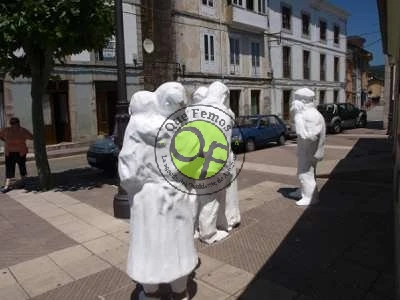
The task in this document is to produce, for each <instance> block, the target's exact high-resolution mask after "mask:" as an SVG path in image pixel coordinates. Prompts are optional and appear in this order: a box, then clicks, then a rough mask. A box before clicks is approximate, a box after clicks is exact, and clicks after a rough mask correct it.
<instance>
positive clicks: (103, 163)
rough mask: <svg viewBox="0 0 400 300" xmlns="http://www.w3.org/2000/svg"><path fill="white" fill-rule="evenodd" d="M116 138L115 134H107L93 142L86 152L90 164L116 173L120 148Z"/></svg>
mask: <svg viewBox="0 0 400 300" xmlns="http://www.w3.org/2000/svg"><path fill="white" fill-rule="evenodd" d="M114 140H115V137H114V136H107V137H104V138H100V139H98V140H96V141H95V142H94V143H93V144H91V145H90V147H89V150H88V151H87V153H86V157H87V161H88V164H89V165H90V166H92V167H95V168H98V169H101V170H104V171H107V172H109V173H116V172H117V170H118V154H119V148H118V146H117V145H116V144H115V142H114Z"/></svg>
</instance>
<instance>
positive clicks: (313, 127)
mask: <svg viewBox="0 0 400 300" xmlns="http://www.w3.org/2000/svg"><path fill="white" fill-rule="evenodd" d="M314 96H315V94H314V92H313V91H311V90H310V89H308V88H302V89H299V90H297V91H296V92H295V93H294V99H293V102H292V105H291V112H292V113H293V119H294V125H295V129H296V134H297V170H298V177H299V181H300V184H301V199H300V200H299V201H297V202H296V204H297V205H312V204H315V203H317V202H318V200H319V199H318V189H317V184H316V181H315V170H316V166H317V162H318V161H321V160H322V159H323V157H324V145H325V134H326V133H325V132H326V130H325V120H324V118H323V116H322V115H321V114H320V112H319V111H318V110H317V109H316V108H315V106H314Z"/></svg>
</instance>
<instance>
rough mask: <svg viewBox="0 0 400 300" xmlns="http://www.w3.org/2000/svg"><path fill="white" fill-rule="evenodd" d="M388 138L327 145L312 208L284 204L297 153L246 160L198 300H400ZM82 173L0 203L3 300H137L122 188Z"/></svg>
mask: <svg viewBox="0 0 400 300" xmlns="http://www.w3.org/2000/svg"><path fill="white" fill-rule="evenodd" d="M378 135H380V132H376V134H374V135H373V136H372V137H368V138H365V137H362V138H355V137H346V136H345V135H344V134H343V135H341V136H335V137H329V138H328V147H327V149H326V151H327V157H328V158H329V159H327V160H326V161H325V162H323V163H322V164H320V165H319V167H318V173H317V175H318V176H317V177H318V178H317V182H318V187H319V190H320V198H321V202H320V203H319V204H318V205H316V206H313V207H309V208H304V207H298V206H296V205H295V203H294V201H293V200H291V199H288V198H286V197H285V196H286V195H287V194H288V192H290V191H291V190H292V189H293V188H294V187H295V186H296V185H297V178H296V158H295V148H294V147H293V146H292V145H291V144H290V143H289V144H288V145H287V146H283V147H269V148H266V149H264V150H260V151H256V152H254V153H249V154H246V156H247V157H248V160H247V162H246V163H245V166H244V168H243V170H242V171H241V174H240V176H239V198H240V209H241V212H242V223H241V225H240V226H239V227H238V228H236V229H235V230H234V231H233V233H232V234H231V235H230V236H229V237H228V238H227V239H225V240H224V241H222V242H220V243H217V244H213V245H205V244H203V243H200V242H197V243H196V245H197V247H198V250H199V258H200V262H199V266H198V268H197V269H196V270H195V272H194V274H193V277H192V278H191V280H190V282H189V291H190V294H191V295H192V297H193V299H199V300H202V299H221V300H222V299H244V300H253V299H294V300H301V299H302V300H306V299H318V300H322V299H323V300H325V299H382V300H384V299H388V300H389V299H394V296H393V293H394V286H393V285H394V283H393V270H392V268H393V265H394V258H393V249H392V248H393V241H392V235H393V222H392V207H391V187H392V182H391V178H392V174H391V172H392V164H391V157H390V149H391V148H390V145H389V144H388V142H387V140H386V139H385V138H381V137H379V138H378V137H376V136H378ZM282 161H284V163H281V162H282ZM73 172H74V171H73V170H71V172H66V173H64V175H65V176H73V174H74V173H73ZM77 174H78V175H77V176H76V177H75V178H72V179H71V180H70V181H68V182H66V184H65V186H63V188H61V189H59V190H58V191H49V192H45V193H41V192H35V191H34V190H33V191H26V190H14V191H11V192H10V193H9V194H7V195H1V196H0V201H1V202H2V206H0V233H1V235H0V269H1V268H2V269H1V270H0V299H1V300H3V299H4V300H8V299H9V300H19V299H35V300H45V299H46V300H50V299H51V300H53V299H68V300H70V299H76V300H80V299H82V300H86V299H97V300H99V299H100V300H104V299H106V300H110V299H115V300H116V299H118V300H119V299H131V296H132V295H133V293H134V291H135V286H136V285H135V283H134V282H132V281H131V280H130V279H129V277H128V276H127V275H126V274H125V267H126V266H125V263H126V256H127V252H128V230H129V224H128V222H127V220H118V219H115V218H114V217H113V216H112V196H113V194H114V193H115V192H116V191H117V188H116V186H115V185H114V184H115V182H113V181H110V180H109V179H105V182H106V183H105V184H98V185H97V184H96V183H95V182H93V179H90V180H89V179H86V180H88V182H83V183H81V184H80V186H78V188H77V186H76V182H74V181H79V180H85V174H86V173H85V172H84V170H78V173H77ZM68 178H70V177H68ZM96 180H99V181H100V180H101V178H96ZM69 184H70V186H68V185H69ZM72 187H73V188H72ZM132 299H133V298H132Z"/></svg>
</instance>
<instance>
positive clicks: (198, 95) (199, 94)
mask: <svg viewBox="0 0 400 300" xmlns="http://www.w3.org/2000/svg"><path fill="white" fill-rule="evenodd" d="M207 93H208V87H206V86H200V87H199V88H198V89H197V90H195V91H194V93H193V96H192V104H198V103H200V102H202V101H203V100H204V99H205V98H206V96H207Z"/></svg>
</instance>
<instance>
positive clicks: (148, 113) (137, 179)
mask: <svg viewBox="0 0 400 300" xmlns="http://www.w3.org/2000/svg"><path fill="white" fill-rule="evenodd" d="M185 101H186V97H185V90H184V88H183V86H182V85H181V84H179V83H176V82H168V83H165V84H163V85H161V86H160V87H159V88H158V89H157V90H156V91H155V92H154V93H152V92H147V91H141V92H137V93H135V94H134V95H133V97H132V100H131V103H130V109H129V111H130V114H131V117H130V120H129V124H128V126H127V129H126V132H125V137H124V143H123V147H122V149H121V152H120V155H119V165H118V167H119V175H120V179H121V186H122V187H123V188H124V189H125V190H126V191H127V192H128V194H129V197H130V200H131V219H130V243H129V254H128V265H127V273H128V275H129V276H130V277H131V278H132V279H133V280H135V281H136V282H138V283H140V284H141V285H142V286H143V291H141V293H140V294H139V298H140V299H159V296H157V293H156V292H157V290H158V285H159V284H160V283H169V284H170V285H171V289H172V292H173V293H175V294H178V296H179V297H180V298H181V299H188V298H187V297H188V296H187V291H186V288H187V280H188V275H189V274H190V273H191V272H192V271H193V270H194V268H195V267H196V265H197V262H198V257H197V252H196V249H195V246H194V239H193V220H194V215H193V213H194V205H195V202H196V196H195V195H190V194H187V193H184V192H182V191H183V190H184V189H185V186H183V185H182V186H179V188H180V190H182V191H179V190H178V189H176V188H175V187H173V186H171V185H170V183H168V182H167V181H166V180H165V179H164V177H163V176H162V175H161V174H160V171H159V169H158V168H157V164H156V158H155V154H154V151H155V150H154V149H155V148H154V147H156V146H157V147H167V145H168V141H169V140H170V139H171V138H172V135H173V132H169V131H167V130H163V129H162V125H163V123H164V121H165V120H166V118H167V117H168V116H169V115H170V114H172V113H173V112H174V111H176V110H178V109H180V108H182V107H183V106H184V105H185ZM160 128H161V131H160ZM159 131H160V132H159ZM160 139H162V140H164V141H166V142H165V143H161V144H160V143H159V140H160ZM156 140H157V141H156ZM178 296H175V297H178Z"/></svg>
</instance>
